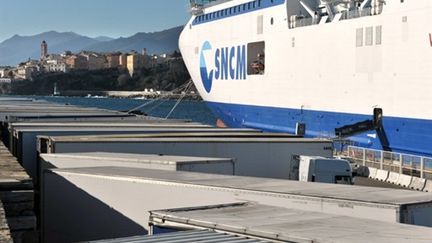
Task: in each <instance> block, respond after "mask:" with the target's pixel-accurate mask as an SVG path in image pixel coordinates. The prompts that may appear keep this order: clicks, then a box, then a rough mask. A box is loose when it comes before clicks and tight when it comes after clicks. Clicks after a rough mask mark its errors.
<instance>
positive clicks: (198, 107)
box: [26, 96, 216, 125]
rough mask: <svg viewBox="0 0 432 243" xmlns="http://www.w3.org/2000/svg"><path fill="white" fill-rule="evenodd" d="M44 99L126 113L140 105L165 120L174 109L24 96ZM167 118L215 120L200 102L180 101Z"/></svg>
mask: <svg viewBox="0 0 432 243" xmlns="http://www.w3.org/2000/svg"><path fill="white" fill-rule="evenodd" d="M26 97H31V98H36V99H44V100H47V101H51V102H59V103H69V104H71V105H79V106H87V107H97V108H103V109H110V110H118V111H128V110H131V109H133V108H135V107H138V106H140V105H144V104H147V105H145V106H144V107H142V108H140V109H139V110H141V111H143V112H145V113H146V114H148V115H150V116H155V117H162V118H165V117H166V116H167V115H168V113H169V112H170V111H171V110H172V108H173V107H174V105H175V103H176V101H175V100H142V99H119V98H82V97H52V96H26ZM169 118H176V119H188V120H192V121H196V122H201V123H204V124H210V125H214V124H215V121H216V118H215V117H214V115H213V113H212V112H211V111H210V110H209V109H208V108H207V106H206V105H205V103H204V102H202V101H182V102H180V104H179V105H178V106H177V108H176V109H175V110H174V111H173V112H172V114H171V115H170V117H169Z"/></svg>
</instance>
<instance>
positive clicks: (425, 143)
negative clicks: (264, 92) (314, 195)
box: [207, 102, 432, 156]
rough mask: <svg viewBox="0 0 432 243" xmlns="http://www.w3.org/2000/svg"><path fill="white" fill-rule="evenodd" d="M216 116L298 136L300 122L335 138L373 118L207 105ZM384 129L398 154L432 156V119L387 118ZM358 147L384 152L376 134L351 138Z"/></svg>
mask: <svg viewBox="0 0 432 243" xmlns="http://www.w3.org/2000/svg"><path fill="white" fill-rule="evenodd" d="M207 104H208V106H209V107H210V109H211V110H212V111H213V113H214V114H215V115H216V117H218V118H220V119H222V120H223V121H224V122H225V124H226V125H228V126H230V127H249V128H257V129H262V130H264V131H272V132H288V133H294V132H295V127H296V123H297V122H302V123H305V124H306V136H307V137H324V138H334V137H335V133H334V130H335V128H337V127H342V126H345V125H351V124H354V123H357V122H360V121H364V120H367V119H372V110H371V115H369V116H368V115H360V114H351V113H338V112H325V111H313V110H300V109H288V108H275V107H263V106H252V105H238V104H225V103H217V102H207ZM383 127H384V130H385V132H386V135H387V138H388V141H389V146H390V148H391V149H392V151H394V152H400V153H408V154H416V155H422V156H432V120H423V119H411V118H401V117H386V116H385V110H384V119H383ZM349 139H350V140H351V141H352V142H353V143H354V145H357V146H362V147H367V148H373V149H383V148H382V145H381V142H380V140H379V137H378V135H377V134H376V132H375V131H368V132H365V133H362V134H359V135H356V136H353V137H350V138H349Z"/></svg>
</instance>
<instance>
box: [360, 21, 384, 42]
mask: <svg viewBox="0 0 432 243" xmlns="http://www.w3.org/2000/svg"><path fill="white" fill-rule="evenodd" d="M381 43H382V26H381V25H379V26H376V27H375V45H381ZM373 44H374V27H373V26H371V27H366V28H358V29H357V30H356V47H362V46H363V45H366V46H372V45H373Z"/></svg>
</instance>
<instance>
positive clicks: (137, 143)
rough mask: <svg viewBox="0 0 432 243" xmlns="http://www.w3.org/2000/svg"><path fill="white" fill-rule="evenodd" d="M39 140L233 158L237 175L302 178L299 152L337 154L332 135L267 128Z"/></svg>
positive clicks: (73, 149) (74, 149)
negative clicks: (276, 131) (313, 136)
mask: <svg viewBox="0 0 432 243" xmlns="http://www.w3.org/2000/svg"><path fill="white" fill-rule="evenodd" d="M170 136H171V137H170ZM38 146H39V152H42V153H45V152H47V153H78V152H117V153H139V154H165V155H178V156H199V157H215V158H233V159H235V160H236V170H235V171H236V175H244V176H257V177H268V178H280V179H298V162H295V161H296V160H295V159H296V158H297V156H298V155H310V156H322V157H331V156H332V155H333V150H332V148H333V145H332V142H331V141H330V140H323V139H306V138H292V137H289V136H288V135H283V134H267V133H263V134H257V133H250V134H248V133H239V134H235V133H231V134H228V133H226V134H224V133H222V132H220V133H196V134H192V133H191V134H188V133H183V134H159V135H157V134H156V135H152V134H147V135H142V136H140V137H138V136H137V137H134V136H130V137H124V136H111V137H110V136H105V137H101V136H99V137H39V144H38Z"/></svg>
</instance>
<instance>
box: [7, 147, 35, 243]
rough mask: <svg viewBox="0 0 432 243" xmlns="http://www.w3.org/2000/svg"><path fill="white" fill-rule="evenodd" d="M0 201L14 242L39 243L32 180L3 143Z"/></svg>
mask: <svg viewBox="0 0 432 243" xmlns="http://www.w3.org/2000/svg"><path fill="white" fill-rule="evenodd" d="M0 168H1V170H0V201H1V202H2V204H3V208H4V217H5V220H6V222H7V225H8V226H9V229H10V233H11V237H12V238H13V242H37V239H38V233H37V231H36V224H37V220H36V216H35V212H34V190H33V183H32V179H31V178H30V177H29V175H28V174H27V172H25V170H24V169H23V168H22V167H21V165H20V164H19V163H18V161H17V160H16V158H15V157H13V156H12V154H11V153H10V152H9V150H8V149H7V148H6V146H4V144H3V143H1V142H0Z"/></svg>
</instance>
